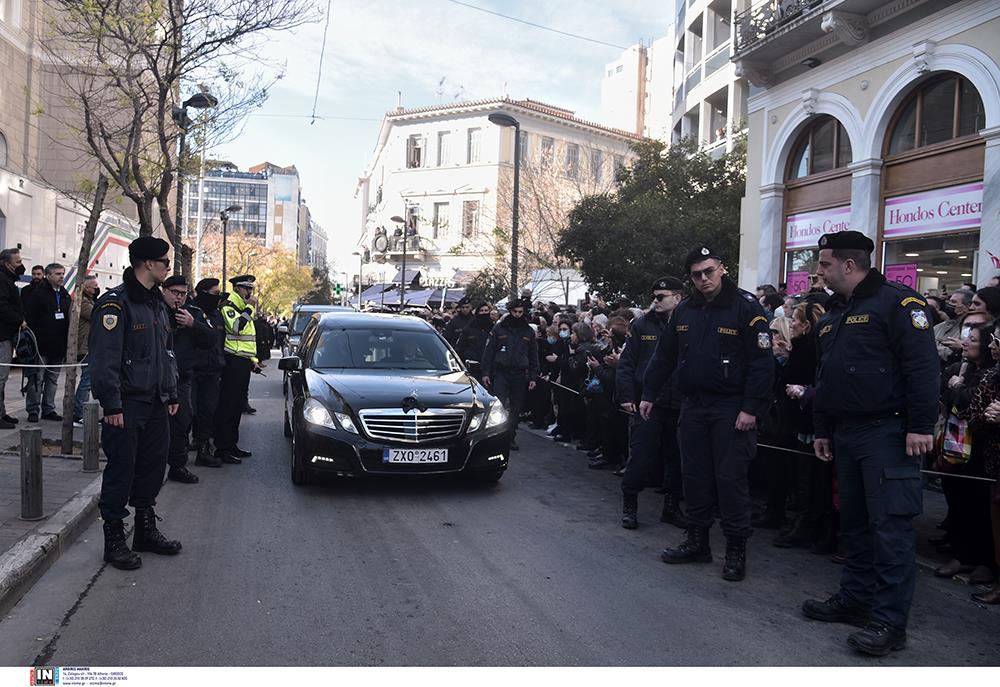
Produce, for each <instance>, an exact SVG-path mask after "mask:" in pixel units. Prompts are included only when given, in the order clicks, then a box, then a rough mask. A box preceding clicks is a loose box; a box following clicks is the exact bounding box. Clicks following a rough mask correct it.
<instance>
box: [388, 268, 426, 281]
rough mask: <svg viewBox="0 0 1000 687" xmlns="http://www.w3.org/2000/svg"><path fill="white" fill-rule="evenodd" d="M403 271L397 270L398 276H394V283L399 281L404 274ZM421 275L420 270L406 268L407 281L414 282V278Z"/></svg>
mask: <svg viewBox="0 0 1000 687" xmlns="http://www.w3.org/2000/svg"><path fill="white" fill-rule="evenodd" d="M402 274H403V271H402V270H397V271H396V276H395V277H393V278H392V281H393V283H394V284H398V283H399V279H400V277H401V276H402ZM419 276H420V270H406V283H407V284H412V283H413V280H414V279H416V278H417V277H419Z"/></svg>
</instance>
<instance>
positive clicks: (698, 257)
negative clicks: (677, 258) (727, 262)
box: [684, 245, 722, 272]
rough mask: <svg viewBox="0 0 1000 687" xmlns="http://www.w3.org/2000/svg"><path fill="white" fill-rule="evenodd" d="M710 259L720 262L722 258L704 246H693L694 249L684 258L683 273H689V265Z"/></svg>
mask: <svg viewBox="0 0 1000 687" xmlns="http://www.w3.org/2000/svg"><path fill="white" fill-rule="evenodd" d="M712 258H715V259H716V260H722V256H721V255H719V254H718V253H716V252H715V251H713V250H712V249H711V248H709V247H708V246H704V245H702V246H695V247H694V248H692V249H691V252H690V253H688V254H687V257H686V258H684V271H685V272H690V271H691V265H693V264H695V263H696V262H701V261H702V260H710V259H712Z"/></svg>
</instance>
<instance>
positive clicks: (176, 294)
mask: <svg viewBox="0 0 1000 687" xmlns="http://www.w3.org/2000/svg"><path fill="white" fill-rule="evenodd" d="M167 291H169V292H170V293H172V294H174V295H175V296H186V295H187V291H186V290H185V291H181V290H180V289H167Z"/></svg>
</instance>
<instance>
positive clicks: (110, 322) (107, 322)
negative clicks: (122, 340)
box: [101, 313, 118, 332]
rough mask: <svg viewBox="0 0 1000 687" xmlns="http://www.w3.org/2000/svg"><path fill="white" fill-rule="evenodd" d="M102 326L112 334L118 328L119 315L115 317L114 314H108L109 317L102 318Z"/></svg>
mask: <svg viewBox="0 0 1000 687" xmlns="http://www.w3.org/2000/svg"><path fill="white" fill-rule="evenodd" d="M101 324H102V325H104V328H105V329H107V330H108V331H109V332H110V331H111V330H112V329H114V328H115V327H117V326H118V315H115V314H114V313H108V314H107V315H105V316H104V317H102V318H101Z"/></svg>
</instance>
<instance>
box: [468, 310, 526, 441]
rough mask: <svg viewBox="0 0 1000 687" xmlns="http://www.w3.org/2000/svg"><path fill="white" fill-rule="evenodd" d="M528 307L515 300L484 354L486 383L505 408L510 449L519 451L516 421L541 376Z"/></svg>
mask: <svg viewBox="0 0 1000 687" xmlns="http://www.w3.org/2000/svg"><path fill="white" fill-rule="evenodd" d="M528 305H529V304H526V303H523V302H521V301H518V300H512V301H511V302H510V303H509V304H508V312H507V316H506V317H504V318H503V319H502V320H500V321H499V322H497V323H496V326H494V327H493V331H492V332H490V336H489V338H488V339H487V340H486V348H485V350H484V351H483V360H482V372H483V384H485V385H486V386H487V387H491V389H492V391H493V393H494V394H496V396H497V398H499V399H500V402H501V403H503V406H504V408H506V409H507V423H508V427H509V428H510V448H511V449H512V450H514V451H517V450H519V448H518V445H517V441H516V436H515V435H516V433H517V422H518V418H519V417H520V415H521V410H522V409H523V408H524V398H525V396H526V395H527V392H528V391H530V390H532V389H534V388H535V379H536V378H537V377H538V342H537V341H536V339H535V332H534V330H532V329H531V327H530V326H529V325H528V320H527V319H526V318H525V316H524V313H525V311H526V310H527V308H528Z"/></svg>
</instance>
